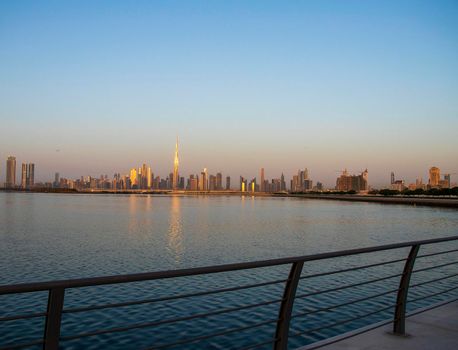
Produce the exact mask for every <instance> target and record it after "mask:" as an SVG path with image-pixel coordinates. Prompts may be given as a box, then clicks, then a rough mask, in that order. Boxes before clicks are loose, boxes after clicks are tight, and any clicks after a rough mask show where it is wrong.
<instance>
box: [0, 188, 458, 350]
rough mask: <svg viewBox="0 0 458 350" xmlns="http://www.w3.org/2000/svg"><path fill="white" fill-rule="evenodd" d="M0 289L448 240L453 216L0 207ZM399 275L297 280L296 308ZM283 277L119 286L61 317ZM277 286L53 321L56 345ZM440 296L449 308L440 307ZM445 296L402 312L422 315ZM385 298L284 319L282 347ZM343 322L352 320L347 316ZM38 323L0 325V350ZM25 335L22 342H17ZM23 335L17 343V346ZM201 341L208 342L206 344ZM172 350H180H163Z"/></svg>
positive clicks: (185, 207) (225, 342) (100, 340)
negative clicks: (57, 326) (287, 326)
mask: <svg viewBox="0 0 458 350" xmlns="http://www.w3.org/2000/svg"><path fill="white" fill-rule="evenodd" d="M0 222H1V226H0V257H1V259H0V284H11V283H22V282H31V281H44V280H53V279H63V278H78V277H89V276H102V275H113V274H124V273H138V272H148V271H157V270H169V269H176V268H184V267H196V266H205V265H215V264H224V263H232V262H242V261H252V260H261V259H262V260H263V259H269V258H277V257H286V256H294V255H305V254H312V253H318V252H325V251H334V250H342V249H348V248H356V247H366V246H374V245H379V244H384V243H393V242H402V241H410V240H418V239H427V238H433V237H445V236H451V235H456V234H457V233H458V232H457V227H458V211H456V210H452V209H442V208H440V209H439V208H432V207H410V206H400V205H386V204H383V205H382V204H375V203H358V202H355V203H353V202H339V201H327V200H323V201H320V200H306V199H295V198H263V197H256V198H255V197H242V198H240V197H232V196H196V197H191V196H182V197H180V196H151V195H70V194H39V193H0ZM455 247H458V244H457V243H447V244H441V245H440V246H439V245H437V246H435V247H426V248H424V249H423V253H424V252H428V251H437V250H441V249H451V248H455ZM406 254H407V251H406V250H398V251H393V252H385V253H380V254H375V255H371V256H358V257H351V258H343V259H336V260H333V261H325V262H316V263H311V264H307V265H306V268H305V271H304V272H303V275H306V274H311V273H314V272H320V271H327V270H331V269H332V268H336V267H337V268H339V267H340V268H342V267H345V266H353V265H354V264H363V263H369V262H372V261H384V260H387V259H396V258H400V257H403V256H406ZM453 260H458V254H456V253H450V254H447V255H443V256H437V257H434V258H433V257H431V258H424V259H422V260H421V261H420V260H419V261H418V262H417V267H418V268H420V267H422V266H428V264H429V265H431V264H433V263H434V264H437V263H441V262H442V263H443V262H447V261H453ZM456 266H457V265H452V266H450V267H446V268H443V269H441V270H440V271H435V270H434V271H428V272H424V273H418V274H417V275H415V276H414V279H413V281H412V282H413V283H415V281H424V280H428V279H432V278H437V277H441V276H445V274H446V273H456V272H457V271H456V270H457V269H456ZM400 272H402V264H399V263H398V264H393V265H387V266H383V267H378V268H372V269H369V270H364V271H360V272H357V273H355V272H353V273H347V274H341V275H335V276H334V275H330V276H327V277H320V278H314V279H304V280H302V281H301V283H300V285H299V291H298V294H301V293H302V294H304V293H310V292H311V291H313V290H319V289H326V288H332V287H334V286H339V285H345V284H349V283H355V282H357V281H359V280H365V279H369V278H377V277H380V276H387V275H390V274H393V273H400ZM287 273H288V268H287V267H280V268H269V269H259V270H254V271H243V272H237V273H225V274H220V275H212V276H202V277H192V278H191V277H189V278H182V279H180V280H175V281H173V282H172V281H160V282H146V283H145V282H144V283H134V284H129V285H122V286H105V287H97V288H95V287H92V288H84V289H80V290H72V291H68V292H67V294H66V299H65V308H70V307H75V306H82V305H94V304H104V303H106V302H119V301H127V300H138V299H143V298H147V297H153V298H154V297H158V296H165V295H170V294H176V293H180V294H182V293H186V292H189V291H196V290H202V289H207V288H226V287H230V286H235V285H240V284H243V283H245V284H250V283H253V282H255V281H259V282H262V281H270V280H275V279H277V278H280V279H284V278H286V276H287ZM397 283H398V279H397V278H394V279H392V280H385V281H382V282H379V283H374V284H370V285H366V286H362V287H360V288H357V289H351V291H349V290H343V291H340V292H334V293H327V294H325V295H320V296H310V297H308V298H303V299H300V300H297V302H296V304H295V308H294V313H295V314H300V313H304V312H308V311H311V310H313V309H314V308H316V307H325V306H329V305H333V304H338V303H343V302H345V301H348V300H352V298H353V299H355V298H360V297H364V296H366V295H369V294H376V293H377V292H380V291H384V290H387V288H391V287H392V288H396V287H397ZM457 283H458V279H456V278H452V279H447V280H443V281H440V282H437V283H434V284H432V285H425V286H422V287H418V288H416V289H415V290H414V289H412V291H411V293H410V296H411V298H412V299H413V298H415V296H421V295H426V294H431V293H434V292H436V291H438V290H441V288H442V289H447V288H450V286H451V287H453V286H454V285H457ZM282 288H283V284H276V285H271V286H268V287H262V288H254V289H248V290H244V291H238V292H230V293H224V294H218V295H213V296H207V297H205V298H203V297H200V298H199V297H197V298H191V299H187V300H186V301H183V300H175V301H169V302H166V303H163V304H154V305H153V304H148V305H141V306H135V307H128V308H118V309H105V310H100V311H96V312H91V313H78V314H65V315H64V318H63V326H62V335H63V336H69V335H73V334H77V333H82V332H86V331H89V330H95V329H101V328H111V327H114V326H118V325H126V324H132V323H141V322H150V321H154V320H161V319H167V318H175V317H182V316H187V315H190V314H194V313H201V312H209V311H212V310H216V309H218V308H220V307H221V305H224V306H223V307H224V308H228V307H236V306H240V305H245V304H251V303H258V302H262V301H270V300H275V299H278V298H281V293H282ZM453 293H454V294H453ZM451 295H457V293H456V290H454V291H451V292H450V293H449V294H447V295H445V296H439V297H433V298H429V299H428V300H426V301H421V302H417V303H412V305H411V308H415V307H420V306H424V305H426V304H428V303H432V302H435V301H437V300H440V298H445V297H450V296H451ZM393 297H394V295H393V294H391V295H386V296H381V297H379V298H377V299H376V300H372V301H368V302H363V303H361V304H360V306H359V307H358V308H355V307H354V306H352V307H350V306H349V307H343V308H339V309H336V310H333V311H334V312H333V313H332V314H331V313H315V314H309V315H307V316H304V317H297V318H295V319H294V320H293V323H292V334H293V333H296V332H302V331H304V330H305V329H308V330H310V329H313V328H319V327H321V326H323V325H327V324H331V323H334V322H338V321H340V320H345V319H348V318H350V317H354V316H355V315H358V314H361V312H362V314H364V313H367V312H370V311H373V310H378V309H380V308H383V307H388V306H390V305H391V304H393ZM45 304H46V293H34V294H33V295H23V296H19V297H18V296H3V297H0V317H3V316H8V315H13V314H17V313H19V312H28V311H34V312H40V311H43V310H45ZM277 310H278V303H277V304H275V303H274V304H269V305H265V306H262V307H259V308H255V309H247V310H244V311H241V312H237V313H232V314H227V315H215V316H212V317H210V318H206V319H202V320H198V321H195V320H194V321H192V322H191V321H187V322H180V323H177V324H166V325H163V326H160V327H159V328H154V329H151V328H148V329H147V328H144V329H141V330H136V331H132V332H126V333H117V334H105V335H101V336H94V337H86V338H84V339H83V340H79V341H78V342H75V341H71V340H69V341H65V342H63V343H62V344H63V348H65V349H98V348H106V347H107V346H109V348H113V349H126V348H132V349H137V348H145V347H151V346H153V345H154V344H156V345H157V344H162V343H167V342H170V341H176V340H180V339H184V338H187V337H190V336H198V335H205V334H210V333H212V332H218V331H223V330H225V329H230V328H231V327H234V328H235V327H242V326H245V325H248V324H253V323H258V322H262V321H264V320H269V319H272V318H276V316H277ZM355 312H356V313H355ZM391 312H392V310H387V311H386V312H381V313H378V314H375V315H373V316H370V317H368V318H366V319H363V320H362V321H356V322H352V323H347V324H343V325H341V326H336V327H334V328H332V329H330V328H327V329H324V330H319V331H317V332H314V333H312V334H306V335H302V336H297V337H293V338H291V340H290V346H291V347H293V348H294V347H296V346H300V345H304V344H306V343H309V342H311V341H316V340H319V339H322V338H324V337H327V336H332V335H335V334H338V333H340V332H344V331H347V330H349V329H353V328H355V327H358V326H361V325H363V324H365V323H367V322H369V321H370V322H373V321H377V320H380V319H386V318H389V317H390V316H391ZM42 326H43V319H42V318H37V319H32V320H28V321H8V322H3V323H0V344H9V343H11V342H18V341H21V342H22V341H29V340H33V339H36V338H39V337H41V336H42ZM24 327H25V328H24ZM24 329H25V330H26V331H27V332H25V331H24ZM272 330H274V324H266V325H264V326H261V327H258V328H255V329H251V330H247V331H244V332H239V333H238V334H237V333H236V334H228V335H226V336H223V337H218V338H212V339H207V340H205V341H203V342H201V343H194V344H190V345H188V346H187V347H188V348H195V349H201V348H221V349H222V348H238V347H242V346H248V345H250V344H253V343H257V342H262V341H263V340H269V339H270V338H271V337H272V336H273V333H272V332H273V331H272ZM209 332H210V333H209ZM175 348H181V346H178V347H175ZM266 348H269V346H267V347H266Z"/></svg>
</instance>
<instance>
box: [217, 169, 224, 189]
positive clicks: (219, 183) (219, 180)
mask: <svg viewBox="0 0 458 350" xmlns="http://www.w3.org/2000/svg"><path fill="white" fill-rule="evenodd" d="M216 189H217V190H218V191H221V190H222V189H223V174H221V173H217V174H216Z"/></svg>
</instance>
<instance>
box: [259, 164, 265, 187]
mask: <svg viewBox="0 0 458 350" xmlns="http://www.w3.org/2000/svg"><path fill="white" fill-rule="evenodd" d="M260 177H261V183H260V185H261V192H265V190H266V189H265V184H264V180H265V179H264V168H261V176H260Z"/></svg>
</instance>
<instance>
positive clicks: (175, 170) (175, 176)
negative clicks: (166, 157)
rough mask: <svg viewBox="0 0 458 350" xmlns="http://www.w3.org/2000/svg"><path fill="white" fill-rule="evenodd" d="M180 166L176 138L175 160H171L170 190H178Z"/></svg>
mask: <svg viewBox="0 0 458 350" xmlns="http://www.w3.org/2000/svg"><path fill="white" fill-rule="evenodd" d="M179 165H180V162H179V160H178V137H177V142H176V144H175V158H174V160H173V184H172V186H173V187H172V189H173V190H176V189H177V188H178V166H179Z"/></svg>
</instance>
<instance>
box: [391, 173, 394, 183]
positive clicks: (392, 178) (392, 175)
mask: <svg viewBox="0 0 458 350" xmlns="http://www.w3.org/2000/svg"><path fill="white" fill-rule="evenodd" d="M394 181H395V179H394V172H393V171H392V172H391V184H394Z"/></svg>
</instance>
